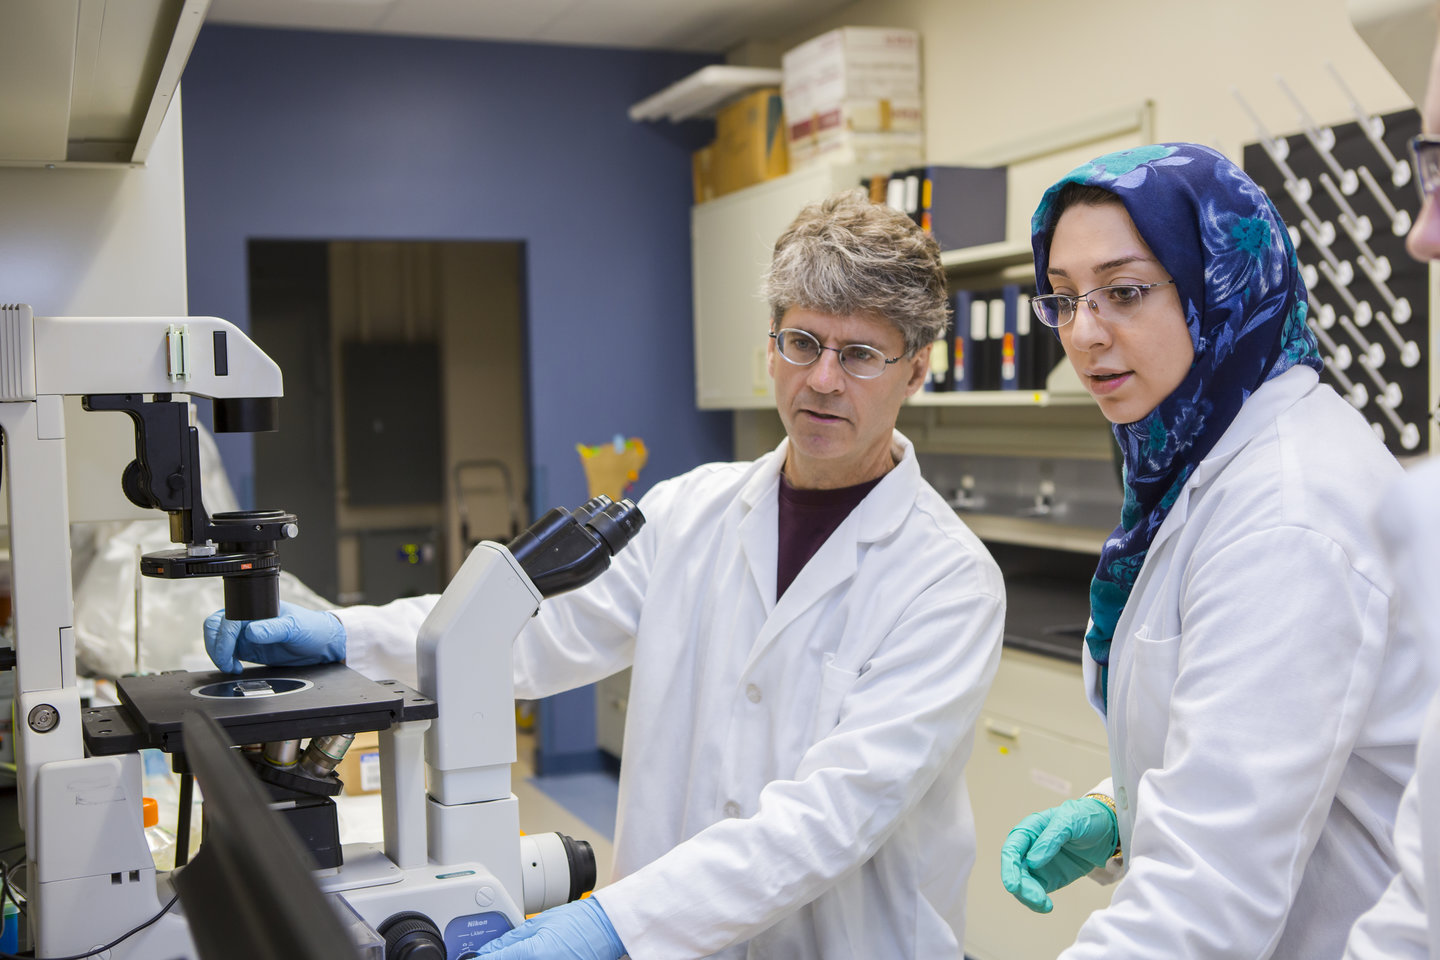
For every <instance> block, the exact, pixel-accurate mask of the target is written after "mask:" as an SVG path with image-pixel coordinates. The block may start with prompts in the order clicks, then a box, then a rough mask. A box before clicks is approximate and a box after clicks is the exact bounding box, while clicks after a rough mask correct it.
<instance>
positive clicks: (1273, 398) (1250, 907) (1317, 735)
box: [1062, 367, 1434, 960]
mask: <svg viewBox="0 0 1440 960" xmlns="http://www.w3.org/2000/svg"><path fill="white" fill-rule="evenodd" d="M1400 472H1401V471H1400V467H1399V465H1398V464H1397V463H1396V462H1395V460H1394V458H1393V457H1391V456H1390V455H1389V453H1387V452H1386V451H1385V449H1384V448H1383V446H1382V445H1381V444H1380V442H1379V441H1378V440H1377V439H1376V437H1375V435H1374V434H1373V433H1372V432H1371V430H1370V428H1369V426H1368V425H1367V424H1366V423H1365V422H1364V420H1363V419H1362V418H1361V417H1360V416H1359V415H1358V414H1357V413H1356V412H1355V411H1354V410H1353V409H1351V408H1350V407H1349V406H1348V405H1347V404H1346V403H1345V401H1344V400H1342V399H1341V398H1340V397H1339V396H1338V395H1337V394H1336V393H1335V392H1334V391H1333V390H1332V389H1331V388H1330V387H1328V386H1321V385H1319V384H1318V378H1317V376H1316V374H1315V372H1314V371H1313V370H1310V369H1309V368H1306V367H1296V368H1293V369H1291V370H1289V371H1287V372H1286V373H1285V374H1283V375H1281V376H1280V377H1277V378H1276V379H1274V380H1272V381H1269V382H1267V383H1266V384H1264V385H1263V386H1262V387H1261V388H1260V389H1259V390H1257V391H1256V392H1255V393H1254V394H1253V395H1252V396H1251V397H1250V398H1249V399H1248V400H1247V401H1246V403H1245V405H1244V406H1243V407H1242V408H1241V411H1240V413H1239V415H1238V416H1237V417H1236V419H1235V421H1234V422H1233V423H1232V424H1231V426H1230V428H1229V429H1228V430H1227V431H1226V432H1225V434H1224V436H1223V437H1221V439H1220V441H1219V443H1217V444H1216V446H1215V448H1214V450H1213V451H1212V452H1211V453H1210V455H1209V456H1207V457H1206V458H1205V460H1204V461H1202V462H1201V463H1200V464H1199V465H1198V466H1197V467H1196V469H1195V472H1194V474H1193V476H1192V477H1191V478H1190V479H1189V481H1188V482H1187V483H1186V485H1185V488H1184V490H1183V492H1182V493H1181V494H1180V497H1179V499H1178V500H1177V501H1176V503H1175V506H1174V508H1173V509H1172V510H1171V512H1170V515H1169V516H1168V517H1167V518H1166V520H1165V522H1164V523H1163V524H1162V525H1161V527H1160V530H1159V531H1158V532H1157V533H1156V537H1155V541H1154V543H1153V544H1152V545H1151V547H1150V551H1149V554H1148V555H1147V557H1146V560H1145V564H1144V566H1143V567H1142V569H1141V571H1140V575H1139V578H1138V579H1137V581H1136V584H1135V588H1134V591H1133V592H1132V594H1131V596H1130V600H1129V602H1128V603H1127V604H1126V607H1125V611H1124V613H1123V614H1122V616H1121V617H1120V621H1119V623H1118V625H1117V628H1116V631H1115V641H1114V646H1113V647H1112V648H1111V651H1110V696H1109V709H1108V712H1106V730H1107V733H1108V738H1109V743H1110V766H1111V771H1112V773H1113V774H1114V782H1113V783H1112V784H1108V785H1106V790H1107V792H1109V793H1110V795H1111V796H1113V797H1114V799H1115V803H1116V807H1117V812H1118V816H1119V825H1120V841H1121V846H1122V848H1123V851H1124V856H1125V873H1124V877H1123V879H1122V880H1121V882H1120V885H1119V886H1118V887H1117V888H1116V890H1115V894H1114V897H1113V898H1112V901H1111V904H1110V906H1109V907H1108V908H1107V909H1104V910H1101V911H1097V912H1096V913H1094V914H1092V915H1091V917H1090V918H1089V920H1087V921H1086V923H1085V925H1084V926H1083V927H1082V928H1081V931H1080V934H1079V937H1078V939H1077V942H1076V944H1075V945H1074V946H1072V947H1071V948H1070V949H1069V950H1067V951H1066V952H1065V953H1064V954H1063V955H1062V956H1063V957H1064V960H1082V958H1100V957H1105V958H1107V960H1115V958H1130V957H1135V958H1139V957H1158V956H1169V957H1188V958H1204V960H1215V958H1220V957H1226V958H1236V960H1241V958H1243V960H1263V958H1267V957H1277V958H1286V960H1316V958H1320V957H1335V956H1339V955H1340V953H1341V951H1342V950H1343V945H1344V942H1345V938H1346V935H1347V933H1348V931H1349V928H1350V925H1351V924H1352V923H1353V922H1354V920H1355V918H1356V917H1358V916H1359V915H1360V913H1361V912H1362V911H1363V910H1365V909H1366V908H1367V907H1369V906H1370V905H1371V904H1372V903H1374V901H1375V899H1376V898H1377V897H1378V896H1379V895H1380V892H1381V890H1382V889H1384V887H1385V884H1386V883H1387V882H1388V881H1389V879H1390V877H1391V876H1392V875H1393V874H1394V872H1395V853H1394V848H1393V846H1392V844H1391V827H1392V824H1393V823H1394V820H1395V811H1396V807H1397V805H1398V803H1399V800H1400V794H1401V791H1402V789H1403V787H1404V784H1405V782H1406V781H1407V780H1408V779H1409V777H1410V773H1411V770H1412V768H1413V762H1414V748H1415V740H1416V737H1417V735H1418V733H1419V730H1420V724H1421V717H1422V715H1423V712H1424V709H1425V704H1426V702H1427V700H1428V692H1429V691H1430V690H1432V689H1434V679H1433V677H1431V676H1429V670H1428V668H1427V666H1426V664H1425V661H1424V658H1423V657H1422V654H1421V651H1420V649H1419V647H1418V645H1417V644H1415V643H1413V642H1410V641H1407V640H1405V639H1403V638H1401V637H1399V636H1397V635H1394V634H1392V632H1391V631H1390V629H1389V626H1388V621H1389V616H1390V596H1391V593H1392V586H1391V577H1390V572H1389V568H1388V566H1387V565H1386V563H1385V562H1384V558H1383V556H1382V555H1381V551H1380V547H1379V543H1378V538H1377V537H1376V536H1375V535H1374V532H1373V527H1372V525H1371V515H1372V514H1373V513H1374V510H1375V507H1376V506H1377V504H1378V502H1379V499H1380V497H1381V496H1382V494H1383V491H1384V490H1385V489H1386V487H1388V486H1389V485H1390V483H1391V482H1392V481H1393V480H1394V479H1395V478H1397V477H1398V476H1399V475H1400ZM1085 666H1086V680H1087V687H1088V688H1089V690H1090V694H1091V697H1092V702H1095V703H1097V706H1098V690H1097V686H1096V678H1097V673H1098V671H1097V670H1096V669H1095V665H1094V662H1093V661H1090V660H1089V659H1088V656H1087V660H1086V664H1085Z"/></svg>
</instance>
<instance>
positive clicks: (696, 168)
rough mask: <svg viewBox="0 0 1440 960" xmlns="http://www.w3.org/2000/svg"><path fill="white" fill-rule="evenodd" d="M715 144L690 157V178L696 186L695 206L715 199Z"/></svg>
mask: <svg viewBox="0 0 1440 960" xmlns="http://www.w3.org/2000/svg"><path fill="white" fill-rule="evenodd" d="M714 160H715V144H713V143H711V144H707V145H705V146H703V147H701V148H700V149H699V150H696V151H695V152H694V153H692V154H691V155H690V178H691V180H692V181H693V183H694V185H695V205H696V206H699V205H700V204H702V203H704V202H705V201H707V200H714V199H715V175H714V173H713V171H712V170H711V167H712V165H713V163H714Z"/></svg>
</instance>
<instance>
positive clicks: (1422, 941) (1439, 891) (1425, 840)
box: [1345, 461, 1440, 960]
mask: <svg viewBox="0 0 1440 960" xmlns="http://www.w3.org/2000/svg"><path fill="white" fill-rule="evenodd" d="M1377 519H1378V524H1379V526H1380V528H1381V532H1382V535H1383V536H1384V538H1385V545H1386V547H1387V548H1388V553H1389V556H1390V560H1391V568H1392V570H1393V571H1394V574H1395V579H1396V584H1397V589H1398V593H1397V595H1396V607H1397V608H1398V611H1399V616H1398V618H1397V620H1398V623H1399V630H1401V631H1408V632H1411V633H1412V634H1413V635H1414V636H1415V637H1417V638H1419V642H1420V643H1421V644H1422V646H1423V649H1424V650H1425V651H1426V653H1427V655H1429V656H1430V657H1433V658H1440V583H1437V580H1436V573H1437V572H1440V461H1432V462H1431V463H1428V464H1426V465H1425V466H1424V467H1421V468H1419V469H1417V470H1415V471H1413V472H1412V473H1410V474H1409V475H1407V476H1406V477H1405V478H1404V479H1403V480H1401V481H1400V482H1399V483H1398V484H1396V486H1395V489H1394V490H1393V491H1392V494H1391V496H1389V497H1387V498H1386V499H1385V504H1384V507H1383V508H1382V512H1381V514H1380V516H1379V517H1378V518H1377ZM1395 852H1396V855H1397V856H1398V857H1399V860H1400V870H1399V872H1398V873H1397V874H1396V875H1395V878H1394V879H1393V880H1392V881H1391V882H1390V886H1388V887H1387V888H1386V889H1385V894H1384V895H1383V896H1382V897H1381V898H1380V901H1379V903H1377V904H1375V906H1374V907H1372V908H1371V909H1370V910H1368V911H1367V912H1366V913H1365V915H1364V916H1362V917H1361V918H1360V919H1359V920H1358V921H1357V922H1356V924H1355V929H1354V930H1353V931H1351V934H1350V942H1349V944H1348V945H1347V947H1346V952H1345V960H1402V958H1403V960H1412V958H1413V960H1419V958H1430V957H1433V958H1440V697H1436V698H1435V700H1433V701H1432V702H1431V704H1430V710H1429V712H1428V713H1427V714H1426V716H1425V731H1424V733H1422V734H1421V736H1420V747H1419V750H1418V754H1417V757H1416V764H1415V777H1414V779H1412V780H1411V781H1410V786H1408V787H1407V788H1406V789H1405V796H1404V798H1403V799H1402V800H1401V801H1400V815H1399V817H1398V818H1397V819H1396V821H1395ZM1427 917H1428V920H1427Z"/></svg>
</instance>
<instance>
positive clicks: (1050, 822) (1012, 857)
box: [1000, 797, 1120, 913]
mask: <svg viewBox="0 0 1440 960" xmlns="http://www.w3.org/2000/svg"><path fill="white" fill-rule="evenodd" d="M1119 842H1120V828H1119V826H1118V825H1117V824H1116V822H1115V811H1114V810H1112V809H1111V808H1110V806H1109V804H1106V803H1103V802H1101V801H1099V800H1096V799H1095V798H1094V797H1082V798H1081V799H1079V800H1066V801H1065V802H1064V803H1062V804H1060V806H1058V807H1051V808H1050V809H1049V810H1042V811H1040V812H1039V813H1032V814H1030V816H1028V817H1026V818H1025V819H1024V820H1021V821H1020V822H1019V823H1018V824H1016V826H1015V829H1013V830H1011V831H1010V835H1009V836H1008V837H1006V838H1005V845H1004V846H1003V847H1001V848H1000V882H1001V883H1003V884H1005V889H1006V890H1009V891H1010V892H1011V893H1012V894H1014V896H1015V899H1017V900H1019V901H1020V902H1021V903H1023V904H1025V906H1027V907H1029V908H1030V909H1031V910H1034V911H1035V912H1036V913H1049V912H1050V911H1051V910H1054V909H1055V904H1054V902H1053V901H1051V899H1050V897H1049V896H1048V894H1050V893H1051V892H1053V891H1055V890H1059V889H1060V888H1061V887H1063V886H1065V885H1066V884H1068V883H1071V882H1073V881H1075V880H1078V879H1080V878H1081V877H1083V876H1085V875H1086V874H1087V873H1089V872H1090V871H1091V870H1094V869H1096V868H1098V867H1103V866H1105V864H1106V863H1107V862H1109V860H1110V857H1111V856H1112V855H1113V854H1114V853H1115V847H1116V844H1118V843H1119Z"/></svg>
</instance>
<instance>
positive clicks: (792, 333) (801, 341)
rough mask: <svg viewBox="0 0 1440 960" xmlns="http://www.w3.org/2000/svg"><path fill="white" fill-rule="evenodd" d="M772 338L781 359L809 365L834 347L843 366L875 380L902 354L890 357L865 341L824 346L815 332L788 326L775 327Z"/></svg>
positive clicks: (846, 369) (865, 377)
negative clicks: (811, 332)
mask: <svg viewBox="0 0 1440 960" xmlns="http://www.w3.org/2000/svg"><path fill="white" fill-rule="evenodd" d="M770 339H772V340H774V341H775V349H776V350H778V351H779V352H780V357H781V359H783V360H785V361H786V362H787V363H793V364H794V365H795V366H797V367H808V366H810V364H812V363H814V362H815V361H816V360H819V359H820V354H822V353H824V352H825V351H826V350H834V351H835V353H836V355H837V356H838V357H839V358H840V369H842V370H844V371H845V372H846V373H848V374H850V376H852V377H855V378H856V379H858V380H874V379H875V378H876V377H878V376H880V374H882V373H884V372H885V368H886V367H888V366H889V365H890V364H892V363H895V362H896V361H898V360H899V359H900V357H903V356H904V354H903V353H902V354H901V355H900V357H889V358H887V357H886V356H885V354H883V353H881V352H880V351H879V350H877V349H875V348H874V347H867V346H866V345H865V344H863V343H847V344H845V346H843V347H822V346H821V345H820V341H819V340H817V339H815V336H814V334H810V333H806V332H805V331H804V330H796V329H794V328H791V327H786V328H785V329H784V330H776V331H775V332H774V333H772V334H770Z"/></svg>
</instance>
